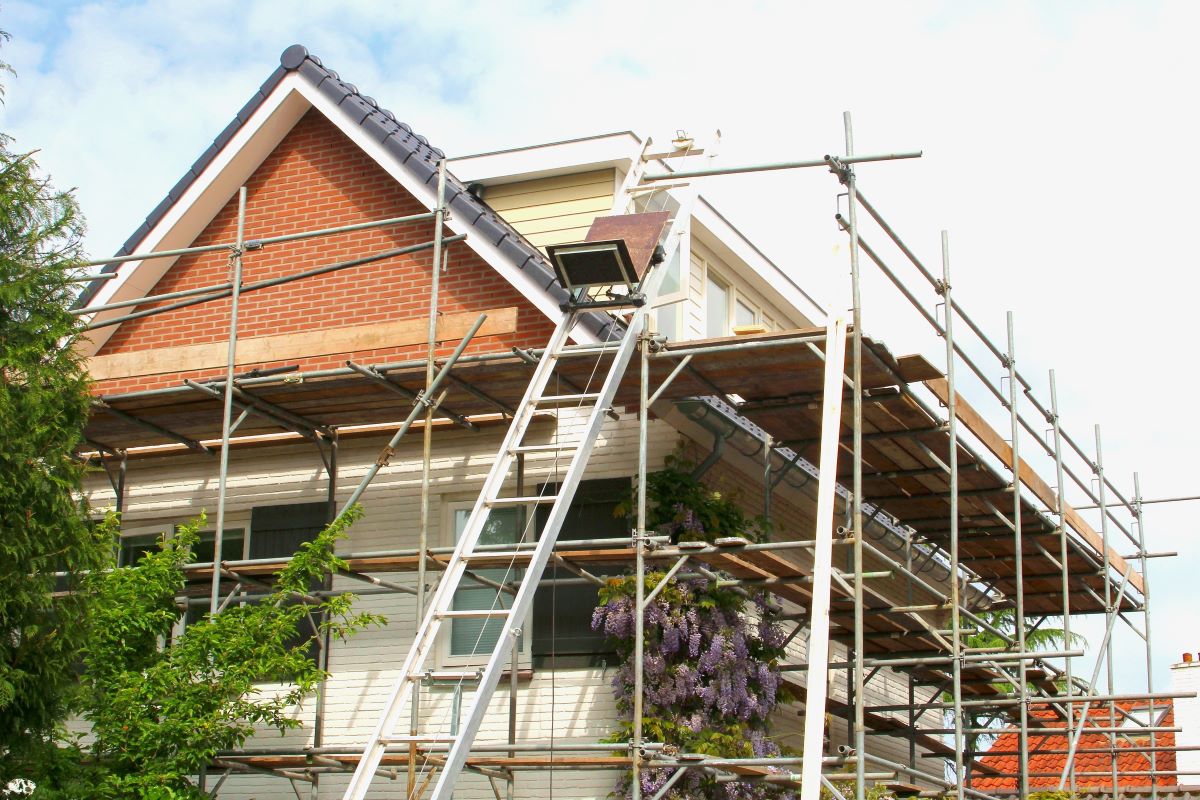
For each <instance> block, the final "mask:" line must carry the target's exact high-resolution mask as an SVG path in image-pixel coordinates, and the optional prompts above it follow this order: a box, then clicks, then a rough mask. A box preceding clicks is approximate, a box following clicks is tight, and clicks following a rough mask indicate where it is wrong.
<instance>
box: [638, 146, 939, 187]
mask: <svg viewBox="0 0 1200 800" xmlns="http://www.w3.org/2000/svg"><path fill="white" fill-rule="evenodd" d="M921 155H922V152H921V151H920V150H913V151H911V152H907V153H883V154H880V155H866V156H821V157H820V158H813V159H809V160H807V161H779V162H776V163H772V164H747V165H745V166H741V167H719V168H715V169H694V170H690V171H684V172H668V173H665V174H663V175H643V176H642V180H643V181H645V182H646V183H654V182H657V181H677V180H685V179H688V178H707V177H711V176H713V175H741V174H744V173H748V172H776V171H778V170H785V169H808V168H810V167H833V166H837V165H839V164H842V165H845V164H865V163H868V162H871V161H898V160H901V159H908V158H920V157H921Z"/></svg>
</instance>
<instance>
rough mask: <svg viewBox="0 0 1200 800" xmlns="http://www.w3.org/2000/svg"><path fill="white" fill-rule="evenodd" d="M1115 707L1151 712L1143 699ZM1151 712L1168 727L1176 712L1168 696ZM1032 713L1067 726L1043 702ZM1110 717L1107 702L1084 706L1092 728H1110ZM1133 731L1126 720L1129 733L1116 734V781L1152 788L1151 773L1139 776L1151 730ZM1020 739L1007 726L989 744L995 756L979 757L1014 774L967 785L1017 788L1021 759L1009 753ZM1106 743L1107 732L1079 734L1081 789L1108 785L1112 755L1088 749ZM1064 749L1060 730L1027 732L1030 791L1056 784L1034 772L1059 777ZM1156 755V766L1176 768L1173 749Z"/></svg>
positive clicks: (1158, 740) (1164, 740)
mask: <svg viewBox="0 0 1200 800" xmlns="http://www.w3.org/2000/svg"><path fill="white" fill-rule="evenodd" d="M1115 705H1116V706H1117V707H1118V708H1119V709H1121V710H1123V711H1126V712H1128V713H1129V714H1130V715H1137V714H1145V713H1146V712H1147V711H1148V710H1149V709H1148V707H1147V703H1146V702H1145V701H1122V702H1118V703H1116V704H1115ZM1081 710H1082V709H1080V711H1081ZM1154 712H1155V716H1156V717H1157V719H1156V720H1155V721H1154V725H1156V726H1159V727H1167V728H1170V727H1173V726H1174V724H1175V712H1174V706H1173V704H1172V703H1171V701H1170V700H1160V701H1158V702H1157V703H1155V708H1154ZM1078 714H1079V711H1077V712H1076V716H1078ZM1030 715H1031V716H1032V717H1034V718H1036V719H1038V720H1040V721H1042V726H1041V727H1045V728H1056V729H1058V730H1062V729H1063V728H1064V727H1066V722H1065V720H1063V719H1062V718H1061V717H1059V716H1058V715H1057V714H1056V712H1055V711H1054V710H1053V709H1051V708H1049V707H1048V706H1046V705H1034V706H1031V708H1030ZM1108 720H1109V716H1108V704H1107V703H1098V704H1096V705H1095V706H1093V707H1092V708H1090V709H1089V710H1088V723H1089V724H1090V725H1093V726H1096V727H1100V726H1108ZM1117 720H1118V725H1119V724H1121V723H1120V720H1121V716H1120V714H1118V716H1117ZM1136 732H1137V726H1136V725H1133V724H1129V734H1121V735H1118V738H1117V749H1118V750H1119V751H1120V752H1119V753H1118V755H1117V774H1118V783H1119V786H1120V788H1121V789H1122V790H1124V789H1126V788H1132V787H1137V786H1150V776H1149V775H1139V774H1137V773H1145V772H1149V771H1150V753H1149V752H1146V751H1145V750H1142V749H1141V748H1143V747H1149V746H1150V741H1151V739H1150V734H1148V733H1147V734H1142V735H1141V736H1134V735H1132V734H1134V733H1136ZM1019 739H1020V734H1019V732H1018V731H1017V730H1016V729H1015V728H1007V729H1005V731H1004V732H1003V733H1001V734H1000V735H999V736H998V737H996V741H995V742H993V743H992V746H991V747H990V748H988V750H989V752H995V753H997V755H983V756H982V757H980V759H979V761H980V762H982V764H983V765H984V766H985V767H989V768H993V769H996V770H998V771H1000V772H1003V773H1005V774H1006V775H1011V776H1012V777H994V776H991V775H985V776H977V777H976V778H975V779H974V780H973V782H972V784H971V786H972V788H974V789H978V790H979V791H983V792H986V791H991V790H1000V791H1004V790H1009V791H1015V790H1016V786H1017V777H1016V775H1017V774H1018V773H1019V772H1020V761H1019V757H1018V756H1015V755H1009V754H1010V753H1013V752H1015V751H1016V750H1017V749H1018V746H1019ZM1154 741H1155V744H1156V745H1157V746H1158V747H1160V748H1162V747H1165V748H1173V747H1174V746H1175V734H1173V733H1158V734H1155V737H1154ZM1108 746H1109V736H1108V734H1107V733H1084V734H1083V735H1082V736H1080V737H1079V746H1078V750H1079V752H1077V753H1076V754H1075V774H1076V775H1077V776H1078V777H1077V778H1076V784H1077V785H1078V786H1079V787H1080V789H1081V790H1084V789H1088V788H1099V787H1107V788H1111V787H1112V777H1111V775H1110V771H1111V768H1112V759H1111V757H1110V755H1109V754H1108V753H1101V752H1092V751H1098V750H1101V749H1104V748H1107V747H1108ZM1068 747H1069V737H1068V736H1064V735H1062V734H1055V735H1052V736H1046V735H1041V736H1039V735H1038V733H1037V730H1036V729H1034V730H1031V731H1030V732H1029V773H1030V776H1031V777H1030V778H1029V787H1030V788H1031V789H1034V788H1036V789H1053V788H1056V787H1057V786H1058V778H1057V777H1053V778H1051V777H1033V776H1036V775H1038V774H1045V773H1053V774H1054V775H1056V776H1057V775H1061V774H1062V771H1063V767H1064V766H1065V765H1066V763H1067V756H1066V753H1065V752H1061V751H1065V750H1067V749H1068ZM1155 755H1156V759H1155V761H1156V763H1155V767H1156V769H1158V770H1162V771H1165V772H1173V771H1174V770H1175V753H1174V751H1173V750H1167V751H1163V752H1159V753H1156V754H1155ZM1156 783H1157V785H1159V786H1174V785H1176V784H1177V783H1178V781H1177V780H1176V777H1175V775H1163V776H1160V777H1158V778H1157V780H1156Z"/></svg>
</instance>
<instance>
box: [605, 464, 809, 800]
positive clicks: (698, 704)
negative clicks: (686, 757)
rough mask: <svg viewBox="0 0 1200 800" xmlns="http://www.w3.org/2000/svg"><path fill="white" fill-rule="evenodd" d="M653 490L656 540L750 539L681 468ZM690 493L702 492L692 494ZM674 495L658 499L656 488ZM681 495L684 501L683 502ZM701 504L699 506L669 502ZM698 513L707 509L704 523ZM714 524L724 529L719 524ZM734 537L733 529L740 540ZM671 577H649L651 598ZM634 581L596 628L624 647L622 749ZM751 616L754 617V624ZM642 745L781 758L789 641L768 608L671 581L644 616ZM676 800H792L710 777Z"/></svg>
mask: <svg viewBox="0 0 1200 800" xmlns="http://www.w3.org/2000/svg"><path fill="white" fill-rule="evenodd" d="M654 477H655V478H656V480H651V482H650V487H651V493H650V494H651V499H652V500H653V501H655V502H654V509H655V515H654V517H652V519H655V520H656V521H657V523H658V524H657V525H656V528H657V530H658V531H659V532H660V533H664V534H669V535H671V536H672V538H673V539H675V540H676V541H679V540H680V539H689V540H709V541H711V540H712V539H715V538H716V537H718V536H736V535H746V534H748V533H750V532H751V531H750V528H751V525H750V520H749V519H748V518H747V517H746V516H745V515H744V514H743V513H742V512H741V510H740V509H739V508H738V507H737V505H736V504H735V503H734V502H733V501H732V499H730V498H725V497H722V496H721V495H720V494H718V493H716V492H712V491H710V490H707V489H704V487H702V486H700V484H699V483H698V482H696V481H694V480H693V479H692V478H691V476H690V473H689V472H687V471H685V470H684V469H683V468H682V465H681V464H680V462H678V461H673V462H668V465H667V470H666V471H665V474H664V472H660V473H656V474H655V476H654ZM690 484H694V485H690ZM656 485H657V486H659V487H664V488H666V487H669V488H670V490H671V493H670V494H668V495H667V496H666V497H664V496H663V495H662V494H657V496H655V492H654V487H655V486H656ZM680 489H682V490H683V491H682V492H681V491H679V490H680ZM680 496H688V497H689V499H695V498H697V497H699V498H700V501H699V502H698V503H689V504H684V503H679V502H672V501H671V500H672V499H674V498H678V497H680ZM694 505H700V509H699V511H697V509H696V508H694V507H693V506H694ZM714 523H718V524H714ZM735 526H736V528H737V529H734V528H735ZM663 578H664V574H663V573H661V572H659V573H651V574H649V575H647V576H646V591H647V592H649V591H651V590H653V589H654V587H655V586H657V585H658V584H659V583H660V582H661V581H662V579H663ZM635 593H636V584H635V581H634V578H633V577H632V576H625V577H621V578H614V579H612V580H610V581H609V582H608V584H607V585H606V586H605V587H604V588H603V589H601V591H600V605H599V606H598V607H597V608H596V610H595V612H594V613H593V615H592V627H593V628H594V629H595V630H602V631H603V632H604V633H605V634H606V635H607V636H608V637H609V638H610V639H611V641H612V642H613V644H614V645H615V647H616V650H617V655H618V658H620V660H621V665H620V667H619V669H618V670H617V673H616V675H615V676H614V678H613V681H612V685H613V690H614V694H615V696H616V701H617V710H618V713H619V714H620V716H621V727H620V729H619V730H618V731H616V732H615V733H614V734H613V736H612V741H614V742H625V741H628V740H629V739H630V738H631V736H632V729H633V722H632V718H633V688H634V667H633V655H634V627H635V619H634V602H635V600H634V598H635ZM751 605H752V606H753V610H754V612H755V613H751V608H749V607H748V606H751ZM644 631H645V632H644V637H645V646H644V654H643V660H642V668H643V715H642V730H643V735H644V736H645V738H646V739H647V740H649V741H655V742H662V743H664V744H667V745H670V746H672V747H674V748H677V749H678V751H679V752H681V753H703V754H706V755H713V756H721V757H726V758H755V757H758V758H761V757H770V756H776V755H779V754H780V748H779V746H778V745H776V744H775V742H773V741H771V739H770V737H769V732H770V716H771V712H772V711H773V710H774V709H775V706H776V705H777V704H778V703H779V702H781V701H783V700H786V699H788V698H786V697H785V696H784V695H785V690H784V689H783V687H782V685H781V681H780V677H779V670H778V666H777V663H778V660H779V658H780V656H781V655H782V653H783V646H784V639H785V637H784V633H783V630H782V628H781V627H780V626H779V625H778V624H777V623H776V622H775V621H774V620H773V617H772V614H771V609H770V606H769V603H768V601H767V598H766V596H765V595H763V594H758V595H754V596H751V597H750V598H747V596H746V594H745V593H743V592H739V591H737V590H734V589H732V588H722V587H719V586H717V584H716V582H715V581H710V580H706V579H694V578H689V579H685V580H674V579H673V580H672V581H671V583H670V584H668V585H667V586H665V587H663V590H662V591H661V592H660V593H659V594H658V595H657V596H656V597H655V599H654V601H653V602H651V604H650V605H649V607H647V608H646V610H645V615H644ZM672 772H673V770H669V769H656V770H644V771H643V772H642V774H641V789H642V796H643V797H653V796H654V795H655V794H656V793H657V792H658V791H659V789H660V788H661V787H662V785H663V784H664V783H665V782H666V781H667V780H668V778H670V776H671V774H672ZM631 794H632V780H631V776H630V775H629V774H628V773H626V774H625V775H623V777H622V778H620V779H619V781H618V784H617V787H616V791H615V793H614V795H615V796H618V797H620V796H626V797H628V796H630V795H631ZM666 797H667V798H668V799H669V800H681V799H682V798H712V800H759V799H760V798H786V799H787V800H792V798H794V797H795V795H794V793H793V792H792V791H791V790H790V789H789V788H787V787H783V786H776V785H772V784H766V783H761V782H760V783H750V782H732V783H717V782H716V781H715V780H714V779H713V777H712V776H711V775H709V774H708V773H706V772H704V771H702V770H689V771H688V772H687V773H686V774H685V775H684V777H683V778H682V779H681V780H679V781H678V782H676V783H675V785H674V786H673V787H672V789H671V790H670V792H669V793H668V794H667V795H666Z"/></svg>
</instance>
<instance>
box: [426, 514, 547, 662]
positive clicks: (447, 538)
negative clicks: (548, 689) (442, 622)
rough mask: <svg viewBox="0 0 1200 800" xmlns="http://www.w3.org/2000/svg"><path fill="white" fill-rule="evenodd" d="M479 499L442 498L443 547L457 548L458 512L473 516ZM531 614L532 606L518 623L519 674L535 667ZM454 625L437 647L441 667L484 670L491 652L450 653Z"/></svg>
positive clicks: (449, 626) (446, 630) (453, 622)
mask: <svg viewBox="0 0 1200 800" xmlns="http://www.w3.org/2000/svg"><path fill="white" fill-rule="evenodd" d="M478 499H479V495H478V494H469V495H465V494H464V495H449V496H447V497H443V498H442V500H441V513H440V514H439V519H440V523H441V530H442V533H441V535H440V536H439V537H438V538H439V539H440V540H441V542H442V544H443V545H445V546H447V547H454V546H455V545H457V544H458V534H457V531H456V530H455V527H456V526H455V521H454V516H455V514H456V512H458V511H466V512H467V513H468V514H470V512H471V511H472V510H473V509H474V508H475V504H476V502H477V501H478ZM522 571H523V570H522ZM532 614H533V606H532V604H530V609H529V613H528V614H527V615H526V618H525V619H524V620H522V621H521V622H520V623H519V627H520V628H521V630H522V635H521V636H520V639H519V645H520V650H519V651H518V653H517V669H519V670H522V669H530V668H531V665H532V663H533V659H532V656H531V655H530V654H531V652H532V650H531V642H532V641H533V637H532V636H531V635H529V634H530V631H529V621H530V620H531V619H532ZM454 624H455V620H450V624H449V625H447V626H445V628H444V630H445V633H444V635H442V636H439V637H438V639H440V642H439V644H438V663H439V664H441V665H442V666H444V667H481V666H483V665H484V664H486V663H487V661H488V659H489V658H490V657H491V652H480V653H470V654H458V655H456V654H455V653H453V652H451V647H452V645H453V641H454Z"/></svg>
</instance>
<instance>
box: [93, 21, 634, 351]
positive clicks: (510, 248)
mask: <svg viewBox="0 0 1200 800" xmlns="http://www.w3.org/2000/svg"><path fill="white" fill-rule="evenodd" d="M279 62H280V65H279V67H277V68H276V69H275V71H274V72H272V73H271V75H270V76H269V77H268V78H267V79H266V81H264V82H263V84H262V86H261V87H259V89H258V91H257V92H255V94H254V96H253V97H251V98H250V100H249V101H248V102H247V103H246V104H245V105H244V106H242V108H241V110H240V111H238V113H237V115H236V116H235V117H234V118H233V121H231V122H230V123H229V124H228V125H226V126H225V129H224V130H222V131H221V133H220V134H218V135H217V137H216V139H214V140H213V143H212V144H211V145H209V147H208V149H206V150H205V151H204V153H203V154H201V156H200V158H198V159H196V161H195V163H193V164H192V166H191V167H190V168H189V169H188V171H187V172H186V173H184V175H183V177H182V178H180V179H179V181H177V182H176V184H175V186H174V187H172V188H171V191H170V192H168V193H167V196H166V197H164V198H163V199H162V201H160V202H159V204H158V205H157V206H155V207H154V210H153V211H151V212H150V214H149V216H147V217H146V220H145V221H144V222H143V223H142V224H141V226H139V227H138V229H137V230H136V231H134V232H133V234H132V235H131V236H130V237H129V238H128V239H127V240H126V241H125V244H124V245H122V246H121V248H120V249H119V250H117V252H116V256H125V255H129V254H131V253H134V252H136V248H137V247H138V245H139V244H141V242H142V241H143V240H144V239H145V238H146V236H147V234H149V233H150V231H151V230H153V229H154V227H155V226H156V225H157V224H158V223H159V222H160V221H161V220H162V219H163V217H164V216H166V214H167V213H168V212H169V211H170V210H171V208H172V207H173V206H174V205H175V204H176V202H178V201H179V199H180V198H181V197H182V196H183V195H184V193H185V192H186V191H187V190H188V188H189V187H190V186H191V185H192V184H193V183H194V182H195V181H196V180H197V179H198V178H199V176H200V175H201V173H203V172H204V170H205V168H207V167H208V166H209V165H210V164H211V163H212V162H213V161H214V159H216V158H217V155H218V154H219V153H220V152H221V151H222V149H223V148H224V147H225V146H226V145H228V144H229V142H230V141H231V140H232V139H233V138H234V136H235V135H236V134H237V133H238V131H239V130H240V129H241V128H242V127H243V126H244V125H246V123H247V122H248V121H249V120H250V118H251V117H252V116H253V115H254V113H255V112H256V111H257V110H258V109H259V108H260V107H261V106H262V105H263V103H264V102H265V101H266V100H267V98H268V97H269V96H270V95H271V93H272V92H273V91H274V90H275V88H276V87H277V86H279V84H280V83H281V82H282V81H283V80H284V79H285V78H286V77H287V76H288V75H289V74H293V73H294V74H296V75H299V76H300V77H302V78H303V79H304V80H305V81H306V82H308V83H309V84H311V85H312V86H313V87H315V88H316V89H317V90H318V91H319V92H320V93H321V94H322V95H324V96H325V97H326V98H328V99H329V100H330V101H331V102H332V103H333V104H334V105H335V106H337V108H338V109H339V110H341V111H342V112H344V113H345V114H346V115H347V117H348V118H349V119H350V120H351V121H352V122H353V123H355V124H357V125H358V126H359V127H361V128H362V129H363V130H364V131H365V132H366V133H367V134H368V135H369V136H370V137H371V138H372V139H374V140H375V141H378V142H380V143H381V144H382V145H383V147H384V149H386V150H387V151H388V152H389V153H390V154H391V155H392V156H394V157H395V159H396V160H397V162H398V163H399V164H401V165H402V167H403V169H404V170H406V171H407V172H408V173H409V174H410V175H411V176H412V177H414V178H416V179H417V180H418V181H419V182H421V183H423V184H426V185H429V186H435V185H436V182H437V164H438V161H440V160H441V159H442V158H443V157H444V156H445V154H444V153H443V152H442V151H441V150H439V149H438V148H436V147H434V146H433V145H431V144H430V143H429V140H428V139H426V138H425V137H424V136H421V135H419V134H417V133H415V132H414V131H413V129H412V127H411V126H409V125H408V124H406V123H404V122H401V121H399V120H398V119H396V115H395V114H393V113H392V112H391V111H389V110H387V109H386V108H383V107H381V106H380V105H379V103H378V102H376V100H375V99H374V98H372V97H370V96H368V95H365V94H362V93H360V92H359V90H358V87H357V86H355V85H354V84H352V83H347V82H345V81H343V80H342V79H341V77H340V76H339V75H338V74H337V73H336V72H334V71H333V70H331V69H329V68H327V67H325V66H324V64H322V63H321V60H320V59H319V58H317V57H316V56H314V55H312V54H311V53H309V52H308V50H307V49H306V48H305V47H304V46H303V45H299V44H294V45H292V46H291V47H289V48H287V49H286V50H284V51H283V54H282V55H281V56H280V59H279ZM446 201H447V204H448V206H449V209H450V212H451V214H452V216H453V217H455V218H456V219H459V220H463V221H465V222H466V223H467V224H468V225H469V226H470V228H471V233H472V235H475V236H479V237H482V238H483V239H485V240H486V241H487V242H488V243H489V244H491V245H492V246H494V247H496V248H498V249H499V251H500V252H501V253H502V254H503V255H504V256H505V257H506V258H507V259H508V260H509V261H511V263H512V264H513V265H514V266H516V268H517V269H519V270H522V271H523V272H525V273H526V274H528V275H530V276H531V277H532V278H533V279H534V282H535V283H536V285H537V286H539V287H540V288H541V289H542V290H543V291H544V292H546V293H547V294H548V295H550V297H551V299H552V300H553V301H554V302H555V304H557V303H561V302H564V301H565V300H566V299H567V297H568V295H567V292H566V290H565V289H564V288H563V287H562V286H561V285H559V283H558V281H557V279H556V278H555V276H554V272H553V270H552V269H551V268H550V265H549V263H548V262H547V261H546V259H545V257H544V256H543V255H542V254H541V252H540V251H539V250H538V249H537V248H536V247H535V246H534V245H532V244H531V243H530V242H529V241H527V240H526V239H525V237H524V236H522V235H521V234H520V233H519V232H518V231H517V230H516V229H515V228H513V227H512V226H511V225H509V224H508V223H507V222H505V221H504V219H503V218H501V217H500V215H499V214H497V213H496V212H495V211H493V210H492V209H491V208H490V207H489V206H488V205H487V204H486V203H485V202H483V201H482V200H480V199H479V198H477V197H475V196H474V195H472V194H471V193H470V192H468V191H467V188H466V186H464V185H463V184H462V182H460V181H459V180H458V179H457V178H455V177H454V176H453V175H447V181H446ZM119 266H120V265H118V264H110V265H108V266H106V267H105V268H104V272H113V271H115V270H116V269H117V268H118V267H119ZM104 283H105V282H104V281H93V282H92V283H90V284H88V286H87V287H86V288H85V289H84V291H83V292H82V293H81V294H80V296H79V298H78V300H77V301H76V307H81V306H86V305H87V304H88V303H89V302H90V301H91V300H92V298H93V297H94V296H95V295H96V293H97V292H98V291H99V290H100V288H101V287H102V286H103V285H104ZM612 323H613V319H612V317H609V316H608V315H600V314H591V315H588V317H587V318H586V319H585V320H583V324H584V325H585V326H586V327H587V328H588V329H589V330H590V331H591V332H592V333H593V334H595V335H596V336H597V337H599V338H601V339H603V338H606V337H607V335H608V333H609V331H608V330H607V328H608V327H609V326H610V325H611V324H612Z"/></svg>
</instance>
